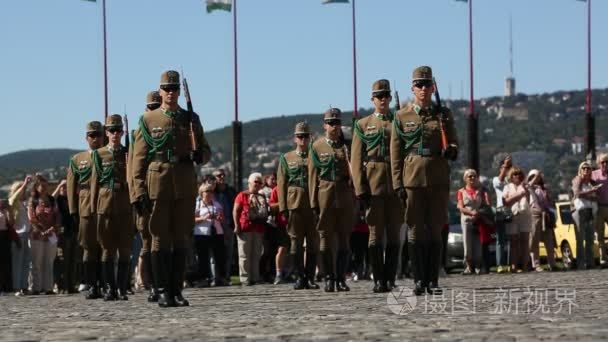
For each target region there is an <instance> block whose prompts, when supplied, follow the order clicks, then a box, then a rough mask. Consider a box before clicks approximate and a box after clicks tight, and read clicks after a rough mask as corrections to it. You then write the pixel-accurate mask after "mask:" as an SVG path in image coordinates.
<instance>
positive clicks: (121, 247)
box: [97, 212, 135, 263]
mask: <svg viewBox="0 0 608 342" xmlns="http://www.w3.org/2000/svg"><path fill="white" fill-rule="evenodd" d="M97 229H98V234H99V242H100V243H101V250H102V254H101V261H102V262H108V261H113V260H115V259H116V252H118V261H119V262H126V263H128V262H130V261H131V249H132V247H133V238H134V235H135V234H134V231H133V225H132V215H131V213H129V212H127V213H124V214H114V215H105V214H100V215H97Z"/></svg>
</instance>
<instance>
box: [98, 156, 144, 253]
mask: <svg viewBox="0 0 608 342" xmlns="http://www.w3.org/2000/svg"><path fill="white" fill-rule="evenodd" d="M93 153H94V157H93V159H94V163H95V167H94V168H93V176H92V184H93V187H92V191H91V195H92V198H93V200H94V201H95V203H96V207H97V233H98V236H99V242H100V243H101V248H102V256H101V260H102V262H107V261H112V262H113V260H114V259H115V257H116V254H117V252H118V260H119V262H129V261H130V260H131V248H132V246H133V238H134V234H135V231H134V225H133V214H132V212H131V203H130V198H129V186H128V183H127V169H126V168H127V160H126V158H127V149H126V148H125V147H124V146H120V147H118V148H116V149H113V148H111V147H110V146H109V145H108V146H105V147H102V148H100V149H98V150H96V151H94V152H93Z"/></svg>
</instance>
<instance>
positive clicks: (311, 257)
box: [305, 252, 319, 290]
mask: <svg viewBox="0 0 608 342" xmlns="http://www.w3.org/2000/svg"><path fill="white" fill-rule="evenodd" d="M316 271H317V253H315V252H310V253H306V270H305V272H306V274H305V277H306V288H307V289H310V290H318V289H319V285H318V284H317V283H315V272H316Z"/></svg>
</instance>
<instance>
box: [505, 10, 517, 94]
mask: <svg viewBox="0 0 608 342" xmlns="http://www.w3.org/2000/svg"><path fill="white" fill-rule="evenodd" d="M509 96H515V77H513V18H512V17H511V15H509V76H508V77H507V78H506V79H505V97H509Z"/></svg>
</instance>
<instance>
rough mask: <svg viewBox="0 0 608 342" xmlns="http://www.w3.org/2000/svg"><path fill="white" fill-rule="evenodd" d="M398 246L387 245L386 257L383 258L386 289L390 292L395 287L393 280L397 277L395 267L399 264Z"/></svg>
mask: <svg viewBox="0 0 608 342" xmlns="http://www.w3.org/2000/svg"><path fill="white" fill-rule="evenodd" d="M398 258H399V245H395V244H387V245H386V255H385V257H384V272H385V277H386V287H387V289H388V290H389V291H392V290H393V289H394V288H396V287H397V285H396V284H395V279H396V277H397V265H398V264H399V262H398V261H399V259H398Z"/></svg>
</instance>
